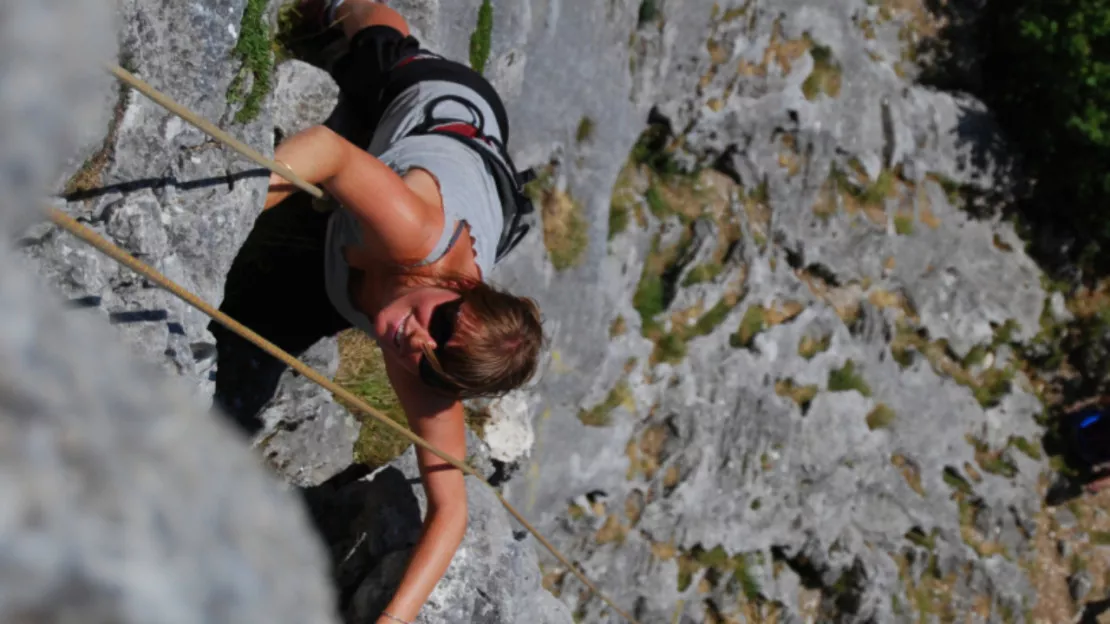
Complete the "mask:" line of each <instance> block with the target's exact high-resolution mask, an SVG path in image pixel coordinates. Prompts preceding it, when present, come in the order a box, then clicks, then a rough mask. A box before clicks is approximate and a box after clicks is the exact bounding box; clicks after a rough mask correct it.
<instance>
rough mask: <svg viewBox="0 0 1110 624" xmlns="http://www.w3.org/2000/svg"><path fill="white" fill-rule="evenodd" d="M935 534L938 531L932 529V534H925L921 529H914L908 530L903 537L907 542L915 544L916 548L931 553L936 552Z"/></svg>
mask: <svg viewBox="0 0 1110 624" xmlns="http://www.w3.org/2000/svg"><path fill="white" fill-rule="evenodd" d="M937 533H938V531H937V530H936V529H933V532H932V533H928V534H926V533H925V532H924V531H922V530H921V529H918V528H916V527H915V528H913V529H910V530H909V531H908V532H907V533H906V536H905V537H906V539H907V540H909V541H910V542H912V543H914V544H916V545H917V546H920V547H922V548H924V549H925V550H928V551H929V552H932V551H934V550H936V547H937Z"/></svg>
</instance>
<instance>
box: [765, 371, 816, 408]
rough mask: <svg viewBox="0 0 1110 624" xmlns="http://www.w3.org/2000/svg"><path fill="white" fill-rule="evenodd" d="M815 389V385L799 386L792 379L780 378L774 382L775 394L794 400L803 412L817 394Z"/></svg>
mask: <svg viewBox="0 0 1110 624" xmlns="http://www.w3.org/2000/svg"><path fill="white" fill-rule="evenodd" d="M817 390H818V388H817V386H816V385H807V386H801V385H798V384H795V383H794V380H793V379H780V380H779V381H776V382H775V394H778V395H779V396H781V397H786V398H788V399H790V400H791V401H794V403H796V404H797V405H798V407H800V408H802V412H803V413H805V411H806V410H807V409H809V404H810V403H811V402H812V401H813V398H814V397H815V396H817Z"/></svg>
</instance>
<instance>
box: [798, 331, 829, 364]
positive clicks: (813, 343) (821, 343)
mask: <svg viewBox="0 0 1110 624" xmlns="http://www.w3.org/2000/svg"><path fill="white" fill-rule="evenodd" d="M831 344H832V334H825V335H824V336H821V337H820V338H813V337H811V336H802V340H801V341H800V342H799V343H798V355H800V356H802V357H804V358H805V359H807V360H812V359H813V358H814V357H816V356H817V354H818V353H824V352H825V351H828V350H829V345H831Z"/></svg>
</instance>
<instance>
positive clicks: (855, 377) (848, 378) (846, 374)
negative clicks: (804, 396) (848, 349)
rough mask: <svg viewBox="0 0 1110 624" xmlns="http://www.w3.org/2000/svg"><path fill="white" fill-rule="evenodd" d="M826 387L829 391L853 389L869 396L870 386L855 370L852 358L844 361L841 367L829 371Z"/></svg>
mask: <svg viewBox="0 0 1110 624" xmlns="http://www.w3.org/2000/svg"><path fill="white" fill-rule="evenodd" d="M828 388H829V391H830V392H848V391H850V390H855V391H857V392H859V393H860V394H862V395H863V396H865V397H870V396H871V387H870V386H868V385H867V382H866V381H865V380H864V379H863V376H862V375H860V374H859V373H857V372H856V364H855V362H853V361H852V360H848V361H847V362H845V363H844V366H842V367H841V368H838V369H834V370H831V371H829V382H828Z"/></svg>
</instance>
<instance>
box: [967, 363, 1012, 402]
mask: <svg viewBox="0 0 1110 624" xmlns="http://www.w3.org/2000/svg"><path fill="white" fill-rule="evenodd" d="M1013 377H1014V371H1013V370H1012V369H1009V368H1006V369H1003V370H999V369H994V368H992V369H990V370H988V371H986V372H984V373H983V374H982V376H981V377H980V380H979V385H978V386H976V387H975V388H974V390H973V393H974V394H975V400H976V401H978V402H979V405H982V406H983V407H986V408H990V407H994V406H996V405H998V404H999V403H1000V402H1001V401H1002V397H1004V396H1006V395H1007V394H1009V393H1010V390H1011V388H1012V383H1011V381H1012V380H1013Z"/></svg>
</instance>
